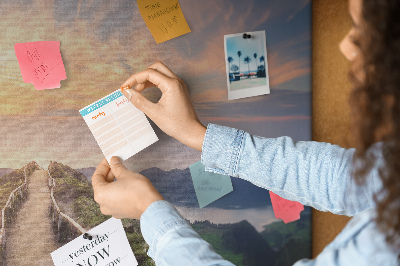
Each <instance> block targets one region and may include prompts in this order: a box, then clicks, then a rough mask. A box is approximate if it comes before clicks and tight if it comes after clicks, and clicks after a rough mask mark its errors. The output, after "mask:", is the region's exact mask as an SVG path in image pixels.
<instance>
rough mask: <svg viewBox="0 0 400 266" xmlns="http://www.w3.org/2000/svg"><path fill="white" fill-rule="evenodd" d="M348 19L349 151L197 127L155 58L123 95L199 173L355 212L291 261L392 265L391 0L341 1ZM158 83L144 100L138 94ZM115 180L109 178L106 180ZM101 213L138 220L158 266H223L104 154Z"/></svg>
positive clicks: (395, 228)
mask: <svg viewBox="0 0 400 266" xmlns="http://www.w3.org/2000/svg"><path fill="white" fill-rule="evenodd" d="M349 11H350V15H351V17H352V19H353V22H354V25H353V28H352V29H351V30H350V32H349V34H348V35H347V36H346V37H345V38H344V40H343V41H342V42H341V44H340V49H341V51H342V53H343V54H344V55H345V56H346V58H347V59H348V60H350V61H351V62H352V66H353V67H352V71H351V75H350V76H351V80H352V82H353V85H354V91H353V93H352V98H351V104H352V106H353V118H354V123H353V124H354V125H355V126H354V133H355V135H356V139H357V141H358V143H357V149H349V150H346V149H343V148H340V147H338V146H335V145H330V144H327V143H317V142H294V141H293V140H292V139H290V138H288V137H281V138H276V139H265V138H260V137H255V136H250V135H249V134H247V133H245V132H243V131H241V130H236V129H232V128H227V127H221V126H218V125H213V124H209V125H208V127H207V128H206V127H204V126H203V125H202V124H201V122H200V121H199V119H198V117H197V115H196V113H195V111H194V109H193V107H192V104H191V103H190V99H189V95H188V91H187V88H186V85H185V84H184V82H183V81H182V80H180V79H179V78H178V77H177V76H176V75H175V74H174V73H172V72H171V71H170V70H169V69H168V68H167V67H166V66H164V65H163V64H162V63H156V64H154V65H152V66H151V67H149V68H148V69H147V70H145V71H143V72H140V73H137V74H134V75H133V76H131V77H130V78H129V79H128V80H127V81H126V82H125V83H124V84H123V87H124V86H127V85H129V86H130V87H133V86H135V85H136V89H135V90H133V89H127V90H123V93H124V95H125V96H126V97H127V98H129V99H130V101H131V102H132V103H133V104H134V105H135V106H136V107H137V108H139V109H140V110H142V111H143V112H144V113H145V114H146V115H147V116H148V117H149V118H150V119H152V120H153V121H154V122H155V123H156V124H157V125H158V126H159V127H160V128H161V129H162V130H163V131H164V132H165V133H167V134H168V135H170V136H172V137H174V138H176V139H177V140H179V141H181V142H182V143H184V144H186V145H188V146H190V147H192V148H194V149H197V150H199V151H202V163H203V164H204V165H205V166H206V169H207V170H209V171H214V172H218V173H222V174H227V175H231V176H234V177H238V178H242V179H245V180H248V181H249V182H252V183H254V184H256V185H258V186H261V187H264V188H266V189H269V190H271V191H273V192H275V193H276V194H278V195H280V196H282V197H284V198H286V199H289V200H295V201H298V202H301V203H302V204H304V205H309V206H312V207H314V208H316V209H319V210H322V211H330V212H333V213H337V214H344V215H348V216H355V217H354V218H353V219H352V220H351V221H350V222H349V223H348V225H347V226H346V227H345V228H344V229H343V231H342V232H341V233H340V234H339V235H338V236H337V237H336V239H335V240H334V241H333V242H332V243H331V244H329V245H328V246H327V247H326V248H325V249H324V250H323V252H322V253H321V254H320V255H319V256H318V257H317V258H316V259H315V260H300V261H298V262H297V263H296V264H295V265H347V264H352V265H397V264H398V263H399V250H400V179H399V176H398V175H399V173H400V163H399V160H400V119H399V115H400V103H399V100H400V76H399V75H398V73H400V53H399V52H400V22H399V20H398V19H397V17H398V14H399V12H400V1H398V0H374V1H372V0H364V1H363V2H362V1H361V0H350V2H349ZM154 86H156V87H158V88H160V90H161V91H162V97H161V99H160V101H159V102H158V103H151V102H149V101H148V100H147V99H146V98H144V97H143V96H142V95H141V94H140V92H141V91H143V90H144V89H146V88H148V87H154ZM115 177H116V178H117V179H118V180H117V182H111V181H113V180H114V178H115ZM92 183H93V188H94V192H95V200H96V201H97V202H98V203H99V204H100V208H101V211H102V212H103V213H104V214H109V215H113V216H114V217H117V218H134V219H139V218H140V221H141V229H142V234H143V236H144V238H145V240H146V242H147V243H148V244H149V246H150V249H149V255H150V256H151V257H152V258H153V259H154V260H155V261H156V263H157V264H158V265H210V264H213V265H216V264H218V265H231V264H230V263H229V262H227V261H225V260H223V258H222V257H221V256H219V255H218V254H216V253H215V252H214V251H213V250H212V248H211V246H210V245H209V244H208V243H207V242H205V241H204V240H202V239H201V238H200V237H199V236H198V235H197V234H196V232H194V231H193V229H192V228H191V227H190V226H189V225H188V224H187V222H186V221H185V220H184V219H183V218H182V217H181V216H180V215H179V213H178V212H177V211H176V210H175V208H173V207H172V206H171V205H170V204H168V203H167V202H165V201H164V200H163V197H162V196H161V195H160V194H159V193H158V192H157V191H156V189H155V188H154V187H153V186H152V184H151V183H150V181H149V180H148V179H147V178H146V177H144V176H142V175H139V174H136V173H133V172H131V171H128V170H127V169H126V168H125V167H124V166H123V165H122V164H121V162H120V161H119V159H118V158H116V157H113V158H112V159H111V161H110V165H108V163H107V161H105V160H103V161H102V162H101V163H100V165H99V166H98V168H97V170H96V172H95V174H94V175H93V177H92Z"/></svg>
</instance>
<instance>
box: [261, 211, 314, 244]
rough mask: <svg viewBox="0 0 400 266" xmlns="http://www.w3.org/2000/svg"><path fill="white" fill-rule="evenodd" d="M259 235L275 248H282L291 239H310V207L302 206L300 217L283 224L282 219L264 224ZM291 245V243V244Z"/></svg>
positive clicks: (308, 240) (307, 240)
mask: <svg viewBox="0 0 400 266" xmlns="http://www.w3.org/2000/svg"><path fill="white" fill-rule="evenodd" d="M261 235H262V236H263V237H264V238H265V240H267V242H268V243H269V244H270V245H271V246H273V247H276V248H282V247H283V246H285V245H287V244H288V243H289V242H290V241H291V240H301V241H305V242H310V241H311V207H307V206H305V207H304V211H302V212H301V213H300V219H299V220H297V221H294V222H291V223H287V224H285V223H284V222H283V221H277V222H273V223H271V224H268V225H265V226H264V230H263V231H262V232H261ZM291 245H292V246H293V243H292V244H291ZM310 252H311V251H310Z"/></svg>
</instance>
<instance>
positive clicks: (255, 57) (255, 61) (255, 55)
mask: <svg viewBox="0 0 400 266" xmlns="http://www.w3.org/2000/svg"><path fill="white" fill-rule="evenodd" d="M253 56H254V63H255V64H256V73H257V53H254V54H253Z"/></svg>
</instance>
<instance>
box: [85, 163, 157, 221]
mask: <svg viewBox="0 0 400 266" xmlns="http://www.w3.org/2000/svg"><path fill="white" fill-rule="evenodd" d="M115 178H116V179H117V180H116V181H115V182H113V181H114V179H115ZM92 186H93V191H94V199H95V201H96V202H97V203H98V204H99V205H100V210H101V212H102V213H103V214H106V215H112V216H113V217H114V218H118V219H122V218H130V219H139V218H140V216H141V215H142V214H143V212H144V211H145V210H146V209H147V207H149V206H150V205H151V204H152V203H153V202H155V201H158V200H164V198H163V197H162V196H161V194H160V193H159V192H158V191H157V190H156V189H155V188H154V186H153V184H152V183H151V182H150V180H149V179H148V178H147V177H145V176H142V175H140V174H137V173H134V172H132V171H129V170H128V169H126V168H125V166H123V165H122V163H121V161H120V160H119V158H118V157H112V158H111V160H110V164H108V162H107V160H106V159H104V160H103V161H101V163H100V164H99V166H98V167H97V169H96V171H95V172H94V174H93V176H92Z"/></svg>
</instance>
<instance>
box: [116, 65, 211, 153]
mask: <svg viewBox="0 0 400 266" xmlns="http://www.w3.org/2000/svg"><path fill="white" fill-rule="evenodd" d="M127 85H129V86H130V87H131V88H133V86H136V88H135V89H129V90H123V94H124V95H125V97H126V98H128V99H130V101H131V102H132V103H133V105H135V106H136V108H138V109H139V110H140V111H142V112H143V113H145V114H146V115H147V116H148V117H149V118H150V119H151V120H153V122H154V123H156V124H157V126H158V127H159V128H160V129H161V130H162V131H164V132H165V133H166V134H168V135H170V136H171V137H174V138H175V139H177V140H179V141H180V142H182V143H183V144H185V145H187V146H189V147H191V148H193V149H196V150H199V151H201V149H202V145H203V140H204V136H205V134H206V127H204V125H203V124H202V123H201V122H200V120H199V118H198V117H197V114H196V111H195V110H194V108H193V105H192V102H191V100H190V96H189V92H188V89H187V87H186V84H185V83H184V82H183V81H182V80H181V79H180V78H178V77H177V76H176V75H175V74H174V73H173V72H172V71H171V70H170V69H169V68H168V67H166V66H165V65H164V64H162V63H161V62H157V63H155V64H153V65H152V66H150V67H149V68H147V69H146V70H145V71H142V72H139V73H136V74H133V75H132V76H131V77H130V78H129V79H128V80H127V81H125V82H124V83H123V84H122V86H121V87H125V86H127ZM150 87H158V88H159V89H160V90H161V92H162V96H161V99H160V100H159V101H158V103H152V102H150V101H149V100H147V99H146V98H145V97H144V96H143V95H142V94H141V93H140V92H141V91H143V90H145V89H147V88H150Z"/></svg>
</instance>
